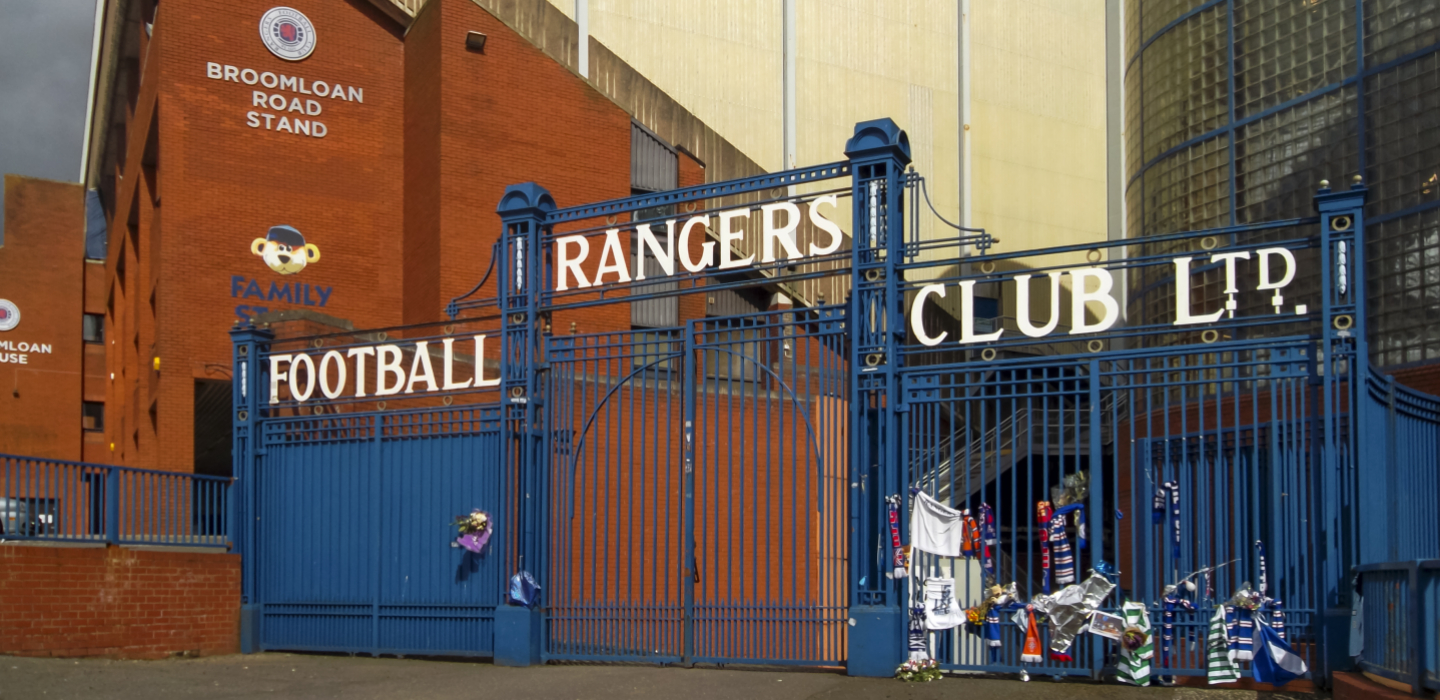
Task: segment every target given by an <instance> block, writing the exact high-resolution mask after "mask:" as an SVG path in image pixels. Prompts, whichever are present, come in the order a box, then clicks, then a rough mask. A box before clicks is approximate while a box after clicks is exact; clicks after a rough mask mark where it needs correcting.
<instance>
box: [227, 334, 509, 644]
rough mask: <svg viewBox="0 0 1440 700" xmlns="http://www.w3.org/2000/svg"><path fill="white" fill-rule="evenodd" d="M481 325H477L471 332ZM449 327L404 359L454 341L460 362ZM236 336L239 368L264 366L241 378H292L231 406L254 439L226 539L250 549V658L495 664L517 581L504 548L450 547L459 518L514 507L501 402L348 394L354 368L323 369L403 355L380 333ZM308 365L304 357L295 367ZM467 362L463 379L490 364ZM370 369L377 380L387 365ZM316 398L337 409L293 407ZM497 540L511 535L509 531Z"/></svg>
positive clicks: (420, 340)
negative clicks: (407, 657)
mask: <svg viewBox="0 0 1440 700" xmlns="http://www.w3.org/2000/svg"><path fill="white" fill-rule="evenodd" d="M475 325H483V324H462V328H465V330H466V331H468V330H472V329H470V328H468V326H475ZM455 330H456V326H453V325H451V326H445V327H444V328H443V329H442V328H439V327H435V328H410V329H407V331H408V337H407V339H406V341H405V342H407V343H412V345H409V346H407V347H408V352H398V351H397V352H396V354H395V359H399V360H400V362H401V363H402V364H403V365H404V366H407V367H408V366H411V365H413V364H421V363H423V362H424V360H425V359H427V358H428V359H430V360H431V361H432V362H434V363H435V364H437V365H438V364H439V361H440V360H441V359H442V357H441V355H440V354H439V353H436V354H435V355H434V357H428V356H429V355H430V354H431V352H430V351H431V350H432V348H431V347H429V346H431V345H441V344H444V343H446V341H449V343H448V344H449V349H450V350H451V352H452V353H453V344H454V343H455V341H456V337H455V336H456V333H455ZM427 331H428V332H429V333H427ZM392 332H394V331H392ZM437 332H438V333H437ZM430 333H436V334H435V335H430ZM234 335H235V336H236V341H237V345H236V352H237V355H238V356H239V359H240V360H242V361H244V360H246V359H248V358H251V357H254V358H255V362H254V363H253V364H247V365H245V366H246V367H247V370H246V372H247V373H249V372H251V371H252V370H249V369H248V368H249V367H255V368H256V369H257V370H259V368H265V369H264V370H260V371H263V372H265V373H266V374H268V375H269V376H270V377H272V378H273V377H274V376H276V373H277V372H276V369H275V368H284V369H285V370H286V371H285V372H284V374H285V375H286V376H285V377H284V378H283V379H282V380H277V382H276V383H277V384H282V385H283V386H277V387H276V388H275V389H273V390H272V389H271V387H270V386H269V385H267V383H266V382H256V383H253V384H251V385H250V386H249V387H247V389H246V390H245V391H244V392H243V393H241V394H238V395H237V397H236V398H237V400H238V401H239V402H240V407H239V408H238V409H237V411H238V414H239V418H240V419H241V420H240V421H239V423H240V425H247V426H248V424H250V423H252V422H253V424H254V426H255V427H254V432H253V433H248V432H247V433H245V434H243V435H242V434H237V444H238V446H239V447H241V448H242V449H245V450H247V451H249V452H250V454H251V455H252V456H251V460H250V461H249V462H248V463H247V465H246V466H247V467H248V469H247V470H246V472H244V474H245V475H244V476H243V477H242V478H245V479H247V480H248V481H249V482H250V485H249V486H248V487H247V488H246V489H244V491H245V494H244V498H245V504H244V505H245V507H244V512H245V516H244V517H243V519H242V520H241V526H240V527H238V528H232V532H236V539H237V540H239V541H241V542H244V543H245V544H246V547H245V550H244V551H245V553H246V555H247V557H246V567H245V574H244V590H245V596H246V603H247V605H246V617H247V620H248V622H249V625H248V626H247V631H248V632H249V635H247V636H249V637H250V638H249V639H247V640H246V642H247V645H246V646H247V648H249V649H252V650H253V649H259V650H266V649H288V650H313V651H347V652H367V653H372V654H379V653H390V654H434V655H442V654H443V655H488V654H490V653H492V650H493V642H494V617H495V607H496V604H497V601H498V600H499V599H500V596H501V592H502V586H503V584H504V579H505V575H504V571H505V570H506V569H507V568H509V567H508V566H507V565H506V564H505V563H504V562H503V561H502V559H503V555H502V554H498V553H497V552H499V551H503V550H502V549H501V548H499V547H497V548H495V549H492V550H490V551H489V552H484V553H481V554H478V555H477V554H474V553H471V552H468V551H466V550H464V549H460V548H455V547H451V546H449V545H448V543H449V542H450V541H452V540H453V539H454V528H453V527H451V526H450V523H449V520H450V519H451V518H453V517H454V516H456V515H459V514H463V513H468V512H470V511H471V510H472V509H475V508H481V509H484V510H486V511H488V512H489V513H490V514H491V515H492V516H493V517H494V518H495V519H496V520H497V521H499V522H501V523H504V522H506V518H505V516H506V514H507V513H508V512H509V511H510V509H511V503H510V498H509V496H508V494H509V493H510V491H509V488H510V487H509V485H508V478H509V475H508V474H507V473H506V471H505V470H504V469H503V468H502V466H501V462H500V454H501V449H500V448H501V440H502V438H501V430H500V410H499V407H498V406H497V404H496V402H495V401H494V396H493V394H494V393H495V392H494V391H493V390H491V391H480V392H476V391H475V390H473V389H471V390H469V393H464V392H459V393H453V394H451V395H448V396H447V397H446V400H444V401H443V402H442V401H438V400H434V401H424V400H416V399H413V398H411V395H407V394H405V393H404V390H403V389H399V390H398V391H396V392H395V393H393V394H387V395H384V396H381V397H376V398H379V399H380V400H378V401H376V400H373V399H372V400H366V397H365V396H363V392H361V393H362V396H360V397H354V396H353V393H354V392H353V387H355V386H356V385H355V384H350V383H347V379H348V377H347V376H346V375H347V374H350V373H351V371H350V370H348V369H343V361H342V360H335V359H327V357H328V358H342V357H344V358H349V357H354V356H356V355H360V356H367V357H368V356H376V355H377V354H378V353H381V352H383V351H382V350H381V349H382V348H387V349H388V348H398V347H399V346H398V345H396V344H395V343H394V342H391V339H390V338H389V336H388V334H387V332H385V331H378V332H370V333H360V334H355V333H344V334H329V335H321V336H307V337H304V338H299V339H293V340H284V339H272V338H267V337H265V336H268V335H270V334H269V333H268V332H266V331H265V330H264V329H249V330H241V331H236V332H235V334H234ZM462 337H463V338H464V339H465V340H466V341H470V340H471V337H472V336H471V335H465V336H462ZM417 346H418V347H419V351H418V353H417V351H416V350H415V348H416V347H417ZM332 353H333V355H332ZM417 354H418V355H424V356H427V358H422V357H417ZM302 356H304V357H306V358H309V359H305V360H298V361H297V360H296V359H295V358H299V357H302ZM377 359H381V360H383V359H385V358H384V357H383V355H382V356H380V357H378V358H377ZM462 359H463V362H462V365H463V367H464V373H465V374H466V376H467V377H468V376H470V375H472V374H473V371H474V369H473V368H474V367H475V366H476V365H477V364H480V365H482V366H483V357H481V358H480V359H479V360H478V361H477V360H476V355H471V356H467V357H463V358H462ZM390 364H392V365H394V364H395V363H393V362H392V363H390ZM342 369H343V371H342ZM367 369H370V370H371V371H372V372H377V373H378V371H379V370H380V369H381V365H380V363H378V362H377V363H376V364H375V365H374V366H372V367H369V368H367ZM361 371H362V372H363V371H364V369H362V370H361ZM447 371H449V369H447ZM292 377H293V379H292ZM376 378H377V379H382V378H381V377H380V376H378V374H377V377H376ZM392 378H393V377H392ZM449 379H450V378H449V377H446V380H447V381H448V380H449ZM356 381H361V380H360V378H358V377H357V379H356ZM382 381H383V379H382ZM307 385H309V386H311V388H310V389H308V390H307V389H305V388H304V387H305V386H307ZM316 385H318V386H316ZM332 388H333V389H334V391H332ZM375 388H379V387H375ZM341 389H345V392H344V393H346V394H352V395H351V396H350V397H348V398H346V397H343V395H342V394H341V391H340V390H341ZM272 391H273V395H272V393H271V392H272ZM312 392H317V393H318V392H324V393H326V394H327V395H328V394H330V393H334V394H336V395H337V398H336V399H334V400H328V401H327V402H326V403H324V404H316V405H313V406H312V405H311V403H310V402H307V401H305V400H301V399H300V398H298V397H301V396H309V395H311V394H312ZM457 399H459V401H457ZM427 403H428V404H429V405H425V404H427ZM387 404H390V405H387ZM251 416H258V419H257V420H253V421H252V420H251ZM496 536H497V537H500V538H505V537H513V533H508V532H506V531H505V528H504V527H503V526H502V528H501V529H500V530H499V532H498V534H497V535H496ZM422 543H423V544H422ZM427 545H431V546H427Z"/></svg>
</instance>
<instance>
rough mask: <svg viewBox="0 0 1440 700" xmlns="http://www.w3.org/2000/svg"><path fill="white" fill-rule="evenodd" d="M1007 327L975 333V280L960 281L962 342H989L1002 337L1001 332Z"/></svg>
mask: <svg viewBox="0 0 1440 700" xmlns="http://www.w3.org/2000/svg"><path fill="white" fill-rule="evenodd" d="M1004 332H1005V329H1004V328H1001V329H1000V330H998V331H995V332H994V333H984V334H979V335H977V334H976V333H975V280H965V281H964V282H961V283H960V342H961V343H989V342H992V341H995V340H999V339H1000V334H1001V333H1004Z"/></svg>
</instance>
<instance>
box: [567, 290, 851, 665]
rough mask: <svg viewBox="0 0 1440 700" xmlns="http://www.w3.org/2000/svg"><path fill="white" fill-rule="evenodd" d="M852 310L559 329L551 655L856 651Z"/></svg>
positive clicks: (750, 657) (662, 657) (834, 655)
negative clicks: (845, 320) (850, 451)
mask: <svg viewBox="0 0 1440 700" xmlns="http://www.w3.org/2000/svg"><path fill="white" fill-rule="evenodd" d="M839 313H840V310H839V309H836V308H834V307H824V308H820V309H807V310H804V311H801V312H772V313H765V314H754V315H750V316H743V317H732V318H725V319H706V320H695V321H692V322H690V324H689V325H688V326H687V327H686V328H677V329H662V330H645V331H630V332H618V333H598V334H584V335H573V336H559V337H554V338H551V339H550V342H549V343H548V345H547V352H548V364H549V367H550V373H549V378H548V382H549V385H550V389H551V393H550V398H549V406H550V414H549V425H550V426H551V427H552V430H553V431H554V435H555V437H554V439H553V440H552V441H551V448H550V454H549V457H550V460H551V465H552V467H551V477H550V484H551V488H550V501H549V507H550V513H549V517H548V523H549V530H548V531H549V533H550V534H549V538H548V539H549V551H550V566H549V568H548V570H547V574H548V576H547V577H546V578H547V580H549V581H550V586H551V588H550V593H549V605H548V611H547V612H548V617H547V621H546V632H547V633H546V635H545V642H546V647H545V658H551V659H602V658H612V659H620V660H635V659H646V660H654V661H715V662H726V661H763V662H765V663H802V664H812V665H814V664H837V663H839V662H840V660H841V659H843V657H844V647H845V636H844V631H845V627H846V625H845V621H846V618H847V612H846V597H847V595H846V591H845V572H844V567H845V552H844V541H845V540H844V534H843V528H844V524H845V500H846V498H845V487H844V479H845V461H844V460H845V456H844V453H845V449H844V435H845V432H844V431H845V429H846V423H847V421H846V420H845V419H844V417H845V416H846V415H847V406H846V401H845V396H846V385H845V381H844V373H843V372H841V371H840V361H841V360H840V357H839V356H838V354H837V353H836V348H837V347H838V343H837V342H836V341H837V340H838V335H839V332H840V331H839V328H838V322H837V321H836V320H835V319H836V318H837V317H838V315H839ZM686 572H689V575H686Z"/></svg>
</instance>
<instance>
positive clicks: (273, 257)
mask: <svg viewBox="0 0 1440 700" xmlns="http://www.w3.org/2000/svg"><path fill="white" fill-rule="evenodd" d="M250 252H251V253H254V254H256V255H258V256H260V257H261V258H263V259H264V260H265V264H266V265H269V266H270V269H272V270H274V271H276V272H278V273H280V274H282V275H293V274H295V273H297V272H299V271H301V270H303V269H305V266H306V265H310V264H313V263H316V262H319V261H320V249H319V248H317V247H316V246H315V244H314V243H306V242H305V236H303V235H301V233H300V231H298V230H297V229H296V228H295V227H294V226H271V227H270V233H268V234H266V235H265V237H264V238H256V239H255V240H254V241H252V242H251V243H250Z"/></svg>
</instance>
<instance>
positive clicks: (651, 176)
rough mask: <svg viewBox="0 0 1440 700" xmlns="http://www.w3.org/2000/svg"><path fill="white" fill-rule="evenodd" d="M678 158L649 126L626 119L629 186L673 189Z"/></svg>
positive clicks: (662, 189)
mask: <svg viewBox="0 0 1440 700" xmlns="http://www.w3.org/2000/svg"><path fill="white" fill-rule="evenodd" d="M679 168H680V166H679V162H678V161H677V160H676V157H675V149H673V148H671V147H670V144H668V143H665V141H663V140H662V139H661V138H660V137H658V136H656V135H655V134H652V133H650V130H649V129H646V128H645V127H643V126H641V125H639V124H637V123H635V122H631V123H630V187H631V188H632V189H637V190H645V191H647V192H662V191H664V190H673V189H675V188H676V187H678V186H679V182H680V176H679Z"/></svg>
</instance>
